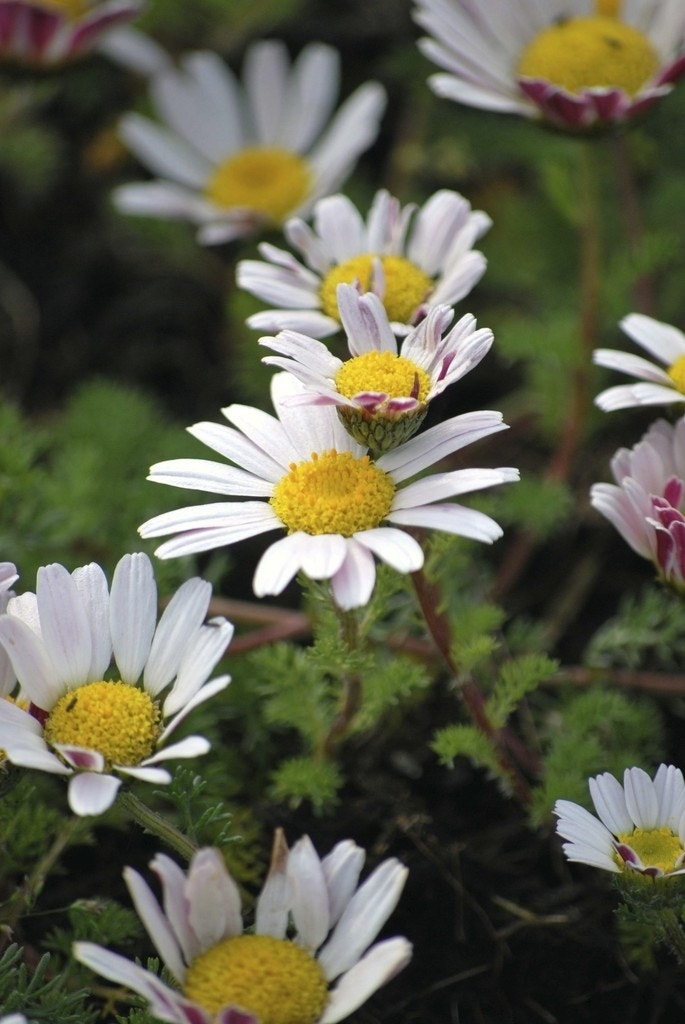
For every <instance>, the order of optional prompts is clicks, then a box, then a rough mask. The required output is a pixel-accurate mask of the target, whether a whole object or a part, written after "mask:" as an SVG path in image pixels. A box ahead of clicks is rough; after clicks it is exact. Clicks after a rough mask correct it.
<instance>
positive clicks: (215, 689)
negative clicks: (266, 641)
mask: <svg viewBox="0 0 685 1024" xmlns="http://www.w3.org/2000/svg"><path fill="white" fill-rule="evenodd" d="M230 681H231V677H230V676H217V678H216V679H212V681H211V682H210V683H205V685H204V686H203V687H202V688H201V689H200V690H198V692H197V693H196V694H195V696H194V697H191V698H190V700H189V701H188V702H187V704H185V706H184V707H182V708H181V710H180V711H179V712H178V714H177V715H175V716H174V718H172V720H171V721H170V722H169V724H168V725H167V727H166V728H165V729H164V731H163V732H162V734H161V736H160V737H159V740H158V741H157V742H158V744H162V743H164V742H165V741H166V738H167V736H169V735H170V734H171V733H172V732H173V731H174V729H175V728H176V727H177V726H178V725H179V724H180V723H181V722H182V721H183V719H184V718H186V716H187V715H189V714H190V712H191V711H192V710H193V708H196V707H198V706H199V705H200V704H204V702H205V701H206V700H209V698H210V697H213V696H214V694H216V693H221V691H222V690H225V689H226V687H227V686H228V684H229V683H230ZM155 756H157V755H155ZM151 760H152V759H150V758H148V762H150V761H151ZM146 763H147V762H146Z"/></svg>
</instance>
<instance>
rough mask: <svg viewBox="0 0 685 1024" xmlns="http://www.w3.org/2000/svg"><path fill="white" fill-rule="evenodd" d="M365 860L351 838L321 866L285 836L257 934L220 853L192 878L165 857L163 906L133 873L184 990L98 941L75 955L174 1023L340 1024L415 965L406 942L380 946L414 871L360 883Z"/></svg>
mask: <svg viewBox="0 0 685 1024" xmlns="http://www.w3.org/2000/svg"><path fill="white" fill-rule="evenodd" d="M364 858H365V854H364V851H363V850H362V849H360V847H358V846H357V845H356V844H355V843H353V842H352V840H350V839H348V840H345V841H344V842H341V843H338V844H337V845H336V846H335V847H334V848H333V850H332V851H331V853H329V854H328V856H327V857H324V858H323V859H322V860H320V859H319V857H318V856H317V854H316V851H315V850H314V847H313V846H312V843H311V841H310V839H309V837H308V836H304V837H303V838H302V839H300V840H299V842H297V843H296V844H295V846H294V847H293V849H292V850H290V851H289V850H288V848H287V846H286V844H285V841H284V839H283V838H282V836H281V835H280V833H279V834H277V838H276V842H275V844H274V855H273V858H272V863H271V870H270V872H269V875H268V877H267V879H266V882H265V884H264V887H263V889H262V892H261V895H260V897H259V900H258V901H257V909H256V920H255V926H254V932H250V933H249V934H248V933H245V932H244V930H243V922H242V918H241V901H240V894H239V891H238V887H237V885H236V883H235V882H234V881H233V879H232V878H231V876H230V874H229V873H228V871H227V870H226V866H225V863H224V861H223V858H222V857H221V854H220V853H219V852H218V850H213V849H202V850H199V851H198V852H197V853H196V854H195V856H194V857H193V859H192V861H191V863H190V867H189V869H188V873H187V875H186V874H184V873H183V871H182V870H181V869H180V868H179V867H178V865H177V864H176V863H175V862H174V861H173V860H171V858H169V857H167V856H166V855H165V854H157V856H156V857H155V858H154V860H153V861H152V863H151V864H150V867H151V868H152V869H153V871H154V872H155V874H156V875H157V876H158V878H159V880H160V882H161V885H162V893H163V901H162V906H160V904H159V903H158V902H157V900H156V898H155V896H154V895H153V893H152V892H151V890H150V889H149V887H148V886H147V884H146V882H145V881H144V880H143V879H142V878H141V876H140V875H139V874H138V873H137V872H136V871H134V870H133V869H132V868H127V869H126V870H125V872H124V875H125V878H126V883H127V885H128V888H129V891H130V893H131V896H132V899H133V902H134V904H135V906H136V910H137V911H138V914H139V915H140V918H141V920H142V922H143V924H144V925H145V927H146V929H147V931H148V933H149V935H150V938H151V939H152V942H153V943H154V945H155V947H156V949H157V951H158V953H159V955H160V957H161V958H162V960H163V961H164V962H165V964H166V966H167V968H168V969H169V971H170V972H171V974H172V975H173V976H174V978H175V979H176V981H177V982H178V984H179V987H180V990H181V991H180V992H179V991H176V990H174V989H171V988H168V987H167V986H166V985H164V984H163V983H162V982H161V981H160V980H159V979H158V978H157V977H156V976H155V975H154V974H151V973H149V972H148V971H145V970H143V969H142V968H141V967H139V966H137V965H136V964H133V963H131V961H130V960H126V959H125V958H124V957H122V956H119V955H118V954H116V953H112V952H110V951H109V950H107V949H103V948H102V947H101V946H97V945H95V944H94V943H90V942H77V943H76V944H75V945H74V956H75V957H76V959H77V960H79V961H80V962H81V963H83V964H86V965H87V966H88V967H90V968H92V970H94V971H97V972H98V974H101V975H102V976H103V977H105V978H107V979H109V980H110V981H114V982H116V983H117V984H123V985H126V986H128V987H129V988H131V989H133V990H134V991H135V992H138V993H139V994H140V995H141V996H142V997H143V998H144V999H145V1000H147V1003H148V1006H149V1008H150V1012H151V1013H153V1014H154V1015H155V1016H156V1017H158V1018H159V1019H160V1020H164V1021H170V1022H172V1024H269V1022H273V1021H276V1020H278V1022H279V1024H336V1022H337V1021H340V1020H343V1019H344V1018H345V1017H347V1016H349V1014H351V1013H353V1012H354V1011H355V1010H356V1009H357V1008H358V1007H359V1006H361V1005H362V1004H363V1003H365V1002H366V1000H367V999H368V998H369V996H371V995H372V994H373V993H374V992H375V991H376V990H377V989H378V988H380V987H381V985H384V984H385V983H386V982H387V981H389V980H390V979H391V978H392V977H394V975H395V974H397V973H398V972H399V971H400V970H402V968H403V967H405V966H406V964H407V963H408V962H409V960H410V958H411V952H412V948H411V944H410V943H409V942H408V941H407V939H405V938H400V937H398V938H392V939H385V940H383V941H382V942H377V943H376V944H375V945H372V943H373V942H374V940H375V938H376V936H377V935H378V932H379V931H380V929H381V928H382V927H383V925H384V924H385V922H386V920H387V919H388V917H389V916H390V914H391V913H392V911H393V910H394V909H395V906H396V904H397V901H398V900H399V897H400V895H401V892H402V889H403V887H404V883H405V880H406V877H407V869H406V868H405V867H403V866H402V865H401V864H400V863H399V862H398V861H397V860H395V859H390V860H385V861H383V862H382V863H381V864H380V865H379V866H378V867H377V868H376V869H375V871H373V872H372V874H371V875H370V876H369V877H368V878H367V879H366V881H365V882H363V883H362V884H361V885H359V886H358V880H359V875H360V872H361V869H362V865H363V863H364ZM291 929H292V934H291ZM369 947H370V948H369ZM331 985H333V987H332V988H331V987H330V986H331Z"/></svg>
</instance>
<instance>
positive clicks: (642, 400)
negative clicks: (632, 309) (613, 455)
mask: <svg viewBox="0 0 685 1024" xmlns="http://www.w3.org/2000/svg"><path fill="white" fill-rule="evenodd" d="M621 327H622V328H623V330H624V331H625V333H626V334H627V335H628V337H629V338H632V339H633V341H636V342H637V343H638V345H641V346H642V348H644V349H645V350H646V351H647V352H649V354H650V355H652V356H655V357H656V358H657V359H658V360H659V361H660V362H661V363H663V364H664V365H665V367H666V369H662V368H661V367H660V366H657V365H656V364H655V363H652V362H650V361H649V360H647V359H643V358H642V357H641V356H634V355H631V354H630V353H629V352H620V351H618V350H616V349H611V348H598V349H596V350H595V353H594V356H593V358H594V361H595V363H597V365H598V366H606V367H607V368H608V369H610V370H620V371H621V373H627V374H629V375H630V376H631V377H638V378H639V379H640V381H641V382H642V383H640V384H619V385H618V386H617V387H613V388H608V389H607V390H606V391H602V392H601V394H599V395H597V397H596V399H595V403H596V404H597V405H598V406H599V408H600V409H603V410H604V412H612V411H613V410H614V409H629V408H631V407H632V406H640V405H669V404H672V403H673V402H685V334H683V333H682V331H679V330H678V328H677V327H671V325H670V324H664V323H661V322H660V321H659V320H653V319H652V317H650V316H645V315H644V314H643V313H631V314H630V316H626V317H624V318H623V320H621Z"/></svg>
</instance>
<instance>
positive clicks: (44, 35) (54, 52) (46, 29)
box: [0, 0, 141, 65]
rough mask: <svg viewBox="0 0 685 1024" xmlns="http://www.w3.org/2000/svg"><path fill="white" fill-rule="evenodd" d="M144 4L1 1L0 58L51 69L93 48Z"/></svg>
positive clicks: (112, 0)
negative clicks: (51, 66)
mask: <svg viewBox="0 0 685 1024" xmlns="http://www.w3.org/2000/svg"><path fill="white" fill-rule="evenodd" d="M140 7H141V0H104V2H103V3H100V2H98V0H40V2H38V0H35V2H34V0H0V60H13V61H18V62H20V63H22V64H31V65H53V64H60V63H62V62H63V61H68V60H72V59H74V58H76V57H80V56H82V55H83V54H84V53H87V52H88V51H90V50H92V49H94V48H95V47H96V46H97V45H98V44H99V43H100V42H101V41H102V40H104V38H105V37H106V35H107V33H109V32H110V30H114V29H115V28H116V27H117V26H119V25H122V24H125V23H126V22H128V21H130V20H131V19H132V18H134V17H135V16H136V14H137V13H138V11H139V10H140Z"/></svg>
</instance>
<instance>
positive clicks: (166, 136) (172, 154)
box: [119, 114, 212, 189]
mask: <svg viewBox="0 0 685 1024" xmlns="http://www.w3.org/2000/svg"><path fill="white" fill-rule="evenodd" d="M119 131H120V134H121V137H122V139H123V140H124V142H125V143H126V145H127V146H128V147H129V149H131V150H132V151H133V152H134V153H135V155H136V156H137V157H138V159H139V160H140V162H141V163H142V164H144V165H145V166H146V167H147V168H149V170H151V171H152V172H153V173H154V174H158V175H160V177H162V178H171V180H172V181H174V182H178V183H179V184H181V185H187V186H190V187H191V188H196V189H202V188H203V187H204V184H205V182H206V180H207V178H208V177H209V174H210V173H211V169H212V165H211V163H210V162H209V161H208V160H207V159H206V158H204V157H202V156H200V154H199V153H198V152H197V150H193V149H191V148H190V146H188V145H187V144H186V143H185V142H184V141H183V140H182V139H180V138H179V137H178V136H177V135H174V134H173V133H172V132H170V131H168V130H167V129H166V128H163V127H162V126H161V125H159V124H155V123H154V121H150V120H149V119H148V118H147V117H141V115H140V114H124V116H123V117H122V119H121V121H120V123H119Z"/></svg>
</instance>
